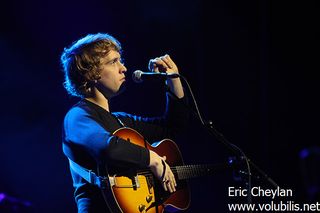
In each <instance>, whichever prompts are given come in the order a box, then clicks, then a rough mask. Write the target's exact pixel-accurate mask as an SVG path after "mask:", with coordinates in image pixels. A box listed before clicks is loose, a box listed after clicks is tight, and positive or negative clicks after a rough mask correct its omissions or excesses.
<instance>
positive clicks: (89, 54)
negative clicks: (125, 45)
mask: <svg viewBox="0 0 320 213" xmlns="http://www.w3.org/2000/svg"><path fill="white" fill-rule="evenodd" d="M110 50H116V51H118V52H119V53H120V54H121V44H120V42H119V41H118V40H117V39H115V38H114V37H112V36H111V35H109V34H106V33H97V34H88V35H87V36H85V37H83V38H81V39H79V40H78V41H75V42H73V43H72V45H71V46H70V47H69V48H64V51H63V53H62V55H61V65H62V69H63V72H64V77H65V79H64V83H63V86H64V87H65V89H66V90H67V92H68V93H69V94H70V95H72V96H76V97H81V98H85V97H90V96H91V95H92V91H93V89H92V88H93V86H94V82H95V81H96V80H98V79H99V78H100V59H101V58H102V57H104V56H106V55H107V54H108V53H109V52H110Z"/></svg>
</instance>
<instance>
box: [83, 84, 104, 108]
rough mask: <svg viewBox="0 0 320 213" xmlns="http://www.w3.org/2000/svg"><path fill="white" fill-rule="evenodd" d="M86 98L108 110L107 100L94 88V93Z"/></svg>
mask: <svg viewBox="0 0 320 213" xmlns="http://www.w3.org/2000/svg"><path fill="white" fill-rule="evenodd" d="M86 100H88V101H91V102H92V103H94V104H97V105H98V106H100V107H102V108H103V109H105V110H106V111H108V112H110V110H109V100H108V99H107V98H106V97H105V96H104V95H103V94H102V93H101V92H99V91H98V90H97V89H96V88H95V91H94V95H93V96H92V97H89V98H86Z"/></svg>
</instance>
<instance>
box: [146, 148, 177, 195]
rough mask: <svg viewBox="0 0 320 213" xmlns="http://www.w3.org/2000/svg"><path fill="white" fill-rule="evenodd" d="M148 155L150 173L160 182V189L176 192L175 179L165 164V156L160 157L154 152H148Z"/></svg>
mask: <svg viewBox="0 0 320 213" xmlns="http://www.w3.org/2000/svg"><path fill="white" fill-rule="evenodd" d="M149 153H150V164H149V167H150V169H151V171H152V173H153V174H154V175H155V176H156V177H157V178H158V180H159V181H161V184H162V187H163V188H164V190H165V191H168V190H169V192H170V193H173V192H175V191H176V186H177V183H176V179H175V177H174V174H173V172H172V170H171V168H170V166H169V165H168V164H167V163H166V161H165V160H166V156H164V157H160V156H159V155H158V154H157V153H155V152H154V151H151V150H149Z"/></svg>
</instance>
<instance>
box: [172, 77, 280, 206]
mask: <svg viewBox="0 0 320 213" xmlns="http://www.w3.org/2000/svg"><path fill="white" fill-rule="evenodd" d="M179 76H180V78H182V79H183V81H184V82H185V84H186V85H187V87H188V90H189V92H190V95H191V97H192V100H193V103H194V106H195V108H196V112H195V111H194V110H193V109H192V108H191V107H190V106H189V105H187V104H186V103H184V104H183V105H184V106H185V107H186V108H187V109H188V110H189V111H190V112H191V113H192V114H193V116H194V117H196V118H197V119H198V120H200V122H201V124H202V127H204V128H205V129H206V130H207V131H208V133H209V134H210V135H211V136H214V137H215V138H216V139H217V140H218V141H219V142H221V143H222V144H223V145H224V146H225V147H226V148H227V149H229V150H230V151H231V152H233V153H234V154H235V155H236V156H237V157H239V158H240V159H243V160H245V163H246V166H247V175H248V180H247V183H246V184H247V188H248V191H249V192H250V191H251V176H253V175H252V173H251V169H250V167H252V168H254V169H255V170H256V171H257V172H258V173H259V175H260V176H256V178H257V179H260V178H263V179H264V180H265V181H266V182H268V183H269V184H270V185H271V186H273V187H274V188H278V187H279V185H278V184H277V183H276V182H275V181H274V180H272V179H271V178H270V177H269V176H268V175H267V174H266V173H265V172H264V171H263V170H262V169H260V168H259V167H258V166H257V165H256V164H255V163H254V162H253V161H252V160H250V159H249V158H248V157H247V156H246V155H245V153H244V152H243V151H242V150H241V149H240V148H239V147H237V146H236V145H234V144H232V143H230V142H229V141H228V140H227V139H226V138H225V137H224V135H223V134H221V133H220V132H219V131H218V130H217V129H216V128H215V127H214V125H213V122H212V121H209V122H205V121H204V120H203V119H202V116H201V114H200V111H199V109H198V105H197V102H196V99H195V97H194V95H193V92H192V89H191V87H190V85H189V83H188V81H187V79H186V78H185V77H184V76H182V75H179ZM166 91H167V92H169V93H170V94H171V95H172V96H173V97H174V98H175V99H179V98H178V97H177V96H176V95H175V94H174V93H173V92H172V91H171V90H170V89H169V87H168V85H167V84H166ZM239 173H244V172H241V171H239ZM248 203H249V204H250V203H252V198H251V193H248Z"/></svg>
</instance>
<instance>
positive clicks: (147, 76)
mask: <svg viewBox="0 0 320 213" xmlns="http://www.w3.org/2000/svg"><path fill="white" fill-rule="evenodd" d="M179 77H180V75H179V74H178V73H163V72H142V71H141V70H136V71H134V72H133V73H132V80H133V81H134V82H136V83H141V82H142V81H145V80H156V79H162V80H166V79H168V78H179Z"/></svg>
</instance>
